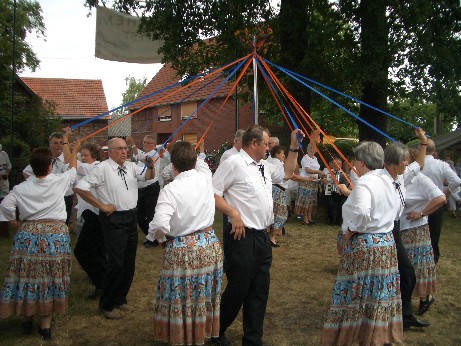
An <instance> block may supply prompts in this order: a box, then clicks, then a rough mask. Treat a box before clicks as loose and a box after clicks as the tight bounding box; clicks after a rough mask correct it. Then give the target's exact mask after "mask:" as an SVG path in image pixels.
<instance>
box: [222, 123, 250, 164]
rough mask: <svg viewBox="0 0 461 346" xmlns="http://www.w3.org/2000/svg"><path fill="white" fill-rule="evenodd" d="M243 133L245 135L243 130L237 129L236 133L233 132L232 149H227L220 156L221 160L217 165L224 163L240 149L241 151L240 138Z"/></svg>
mask: <svg viewBox="0 0 461 346" xmlns="http://www.w3.org/2000/svg"><path fill="white" fill-rule="evenodd" d="M244 133H245V130H242V129H238V130H237V132H235V136H234V146H233V147H232V148H230V149H227V150H226V151H225V152H224V153H223V154H222V155H221V158H220V159H219V164H221V163H223V162H224V161H226V160H227V159H228V158H229V157H231V156H232V155H235V154H237V153H238V152H239V151H240V149H242V136H243V134H244Z"/></svg>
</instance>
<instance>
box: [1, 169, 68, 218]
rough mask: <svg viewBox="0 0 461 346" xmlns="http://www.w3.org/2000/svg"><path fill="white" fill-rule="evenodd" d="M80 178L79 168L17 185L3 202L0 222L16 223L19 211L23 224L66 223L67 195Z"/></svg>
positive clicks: (32, 176) (33, 176)
mask: <svg viewBox="0 0 461 346" xmlns="http://www.w3.org/2000/svg"><path fill="white" fill-rule="evenodd" d="M76 177H77V172H76V170H75V168H72V169H70V170H68V171H66V172H64V173H60V174H54V173H50V174H48V175H47V176H46V177H45V178H42V179H39V178H37V177H36V176H35V175H31V176H30V177H29V178H27V180H26V181H24V182H22V183H21V184H19V185H16V186H15V187H14V188H13V190H11V191H10V193H9V194H8V195H7V196H6V197H5V198H4V199H3V201H2V203H1V207H0V221H12V220H16V214H15V213H16V208H18V210H19V219H20V220H45V219H51V220H61V221H66V218H67V212H66V205H65V202H64V195H65V194H66V191H67V190H68V189H69V187H71V186H72V185H73V184H74V182H75V180H76Z"/></svg>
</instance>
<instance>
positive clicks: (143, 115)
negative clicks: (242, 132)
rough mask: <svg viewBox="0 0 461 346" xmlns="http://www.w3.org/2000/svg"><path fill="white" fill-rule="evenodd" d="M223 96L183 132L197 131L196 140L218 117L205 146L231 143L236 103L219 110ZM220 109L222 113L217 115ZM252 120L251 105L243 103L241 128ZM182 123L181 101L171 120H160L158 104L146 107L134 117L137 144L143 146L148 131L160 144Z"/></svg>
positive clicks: (208, 104)
mask: <svg viewBox="0 0 461 346" xmlns="http://www.w3.org/2000/svg"><path fill="white" fill-rule="evenodd" d="M223 100H224V99H223V98H219V99H213V100H210V101H209V102H208V103H207V104H206V105H205V106H204V107H202V108H201V109H200V110H199V111H198V114H197V118H194V119H192V120H190V121H189V122H188V123H187V125H185V126H184V128H183V129H182V130H181V134H184V135H185V134H197V140H199V139H200V138H201V136H202V135H203V133H204V132H205V131H206V129H207V127H208V126H209V124H210V121H211V120H212V119H215V120H214V123H213V125H212V127H211V128H210V130H209V131H208V134H207V135H206V137H205V149H207V150H210V151H211V150H215V149H218V148H219V147H220V146H221V145H222V144H223V143H225V142H226V141H227V142H228V143H232V141H233V139H234V134H235V131H236V128H235V103H234V102H233V101H232V100H231V101H228V102H227V103H226V104H225V105H224V106H223V108H222V109H221V110H220V107H221V105H222V102H223ZM198 106H200V102H198ZM218 112H219V115H217V116H216V117H215V115H216V114H217V113H218ZM251 122H252V116H251V105H249V104H240V105H239V128H243V129H245V128H247V127H248V126H249V125H250V124H251ZM182 124H183V120H182V119H181V107H180V105H179V104H177V105H174V106H173V107H172V109H171V120H170V121H159V120H158V112H157V108H149V109H144V110H142V111H141V112H139V113H137V114H135V115H134V116H133V117H132V121H131V126H132V136H133V138H134V140H135V143H136V145H137V146H138V147H141V146H142V139H143V137H144V136H145V135H146V134H150V135H153V136H154V137H155V138H156V139H157V143H158V144H160V143H163V141H164V140H165V139H166V138H168V137H169V135H171V134H172V133H173V132H174V131H175V130H176V129H177V128H179V126H181V125H182ZM261 125H264V124H261ZM178 139H182V136H181V137H180V138H174V139H173V140H178ZM170 141H171V140H170Z"/></svg>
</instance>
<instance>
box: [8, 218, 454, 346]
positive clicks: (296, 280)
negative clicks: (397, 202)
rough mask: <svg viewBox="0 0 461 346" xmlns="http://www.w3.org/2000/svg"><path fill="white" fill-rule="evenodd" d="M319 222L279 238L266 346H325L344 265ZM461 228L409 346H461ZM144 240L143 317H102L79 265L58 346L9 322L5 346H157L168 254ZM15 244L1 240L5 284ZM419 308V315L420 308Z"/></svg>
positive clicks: (137, 283)
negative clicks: (424, 324)
mask: <svg viewBox="0 0 461 346" xmlns="http://www.w3.org/2000/svg"><path fill="white" fill-rule="evenodd" d="M317 221H318V222H317V224H316V225H314V226H310V227H308V226H303V225H302V224H301V223H300V221H298V220H296V219H295V218H291V219H290V220H289V222H288V223H287V226H286V230H287V234H286V235H285V236H283V237H279V243H280V245H281V247H279V248H274V249H273V265H272V269H271V289H270V297H269V303H268V307H267V312H266V318H265V329H264V338H263V340H264V342H265V344H266V345H274V346H275V345H315V344H318V343H319V340H320V333H321V329H322V324H323V321H324V316H325V313H326V312H327V310H328V308H329V304H330V303H329V302H330V294H331V289H332V287H333V283H334V280H335V276H336V271H337V265H338V261H339V257H338V255H337V254H336V235H337V232H338V227H337V226H327V225H326V224H325V223H324V222H322V221H323V220H322V217H321V216H319V218H318V220H317ZM221 224H222V221H221V215H219V213H217V215H216V222H215V230H216V231H217V233H218V235H219V237H220V238H221V235H222V227H221ZM460 226H461V219H459V218H458V219H452V218H451V217H450V215H449V214H448V213H445V219H444V228H443V231H442V236H441V244H440V248H441V258H440V261H439V263H438V267H437V280H438V281H437V285H438V292H437V293H436V295H435V297H436V302H435V303H434V305H433V306H432V307H431V309H430V311H429V312H427V313H426V314H425V316H424V319H425V320H427V321H429V322H430V323H431V326H430V327H429V328H427V329H423V330H413V329H412V330H411V331H409V332H406V333H405V345H441V346H442V345H443V346H445V345H461V328H460V325H461V298H460V284H461V266H460V263H461V236H460V229H461V227H460ZM139 235H140V237H139V247H138V253H137V260H136V265H137V267H136V274H135V277H134V281H133V285H132V287H131V291H130V294H129V296H128V300H129V303H130V304H131V305H133V306H134V307H135V308H136V309H137V311H136V312H134V313H131V314H126V315H125V316H124V318H123V319H122V320H118V321H110V320H106V319H104V318H103V317H102V316H101V315H100V314H99V313H98V312H97V301H93V300H88V299H86V298H85V297H86V296H87V295H88V294H89V293H90V291H91V289H92V287H91V285H90V283H89V280H88V279H87V277H86V275H85V274H84V273H83V271H82V270H81V269H80V268H79V266H78V264H77V262H76V261H75V259H74V262H73V271H72V287H71V291H70V295H69V312H68V314H66V315H62V316H55V317H54V318H53V322H52V331H53V341H52V342H42V341H41V340H40V338H39V336H38V333H37V332H34V334H33V335H31V336H23V335H21V329H20V325H21V321H22V320H21V319H20V318H9V319H6V320H0V345H39V344H42V343H43V344H46V345H157V343H155V342H154V341H153V340H152V332H153V331H152V310H153V305H154V302H155V287H156V282H157V276H158V273H159V270H160V265H161V257H162V249H161V248H159V247H157V248H153V249H152V248H151V249H146V248H144V247H143V246H142V244H141V242H142V240H143V237H142V236H141V235H142V234H141V233H139ZM72 240H73V241H74V239H72ZM11 241H12V240H11V239H0V275H1V276H0V283H1V284H3V274H4V272H5V270H6V265H7V261H8V257H9V251H10V245H11ZM74 243H75V242H74ZM223 280H224V281H225V276H224V279H223ZM413 302H414V307H415V310H416V309H417V308H418V300H417V299H415V300H414V301H413ZM36 324H37V323H36ZM227 336H228V338H229V339H230V340H231V341H232V343H233V344H234V345H239V344H241V341H240V340H241V339H240V338H241V336H242V323H241V317H238V318H237V319H236V321H235V322H234V324H233V325H232V326H231V327H230V329H229V330H228V332H227Z"/></svg>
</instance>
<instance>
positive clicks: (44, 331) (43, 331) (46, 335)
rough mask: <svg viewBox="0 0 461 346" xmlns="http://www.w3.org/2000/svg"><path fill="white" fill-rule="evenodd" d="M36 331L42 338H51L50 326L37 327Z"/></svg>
mask: <svg viewBox="0 0 461 346" xmlns="http://www.w3.org/2000/svg"><path fill="white" fill-rule="evenodd" d="M38 333H39V334H40V335H41V336H42V339H43V340H51V328H43V329H42V328H39V330H38Z"/></svg>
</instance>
